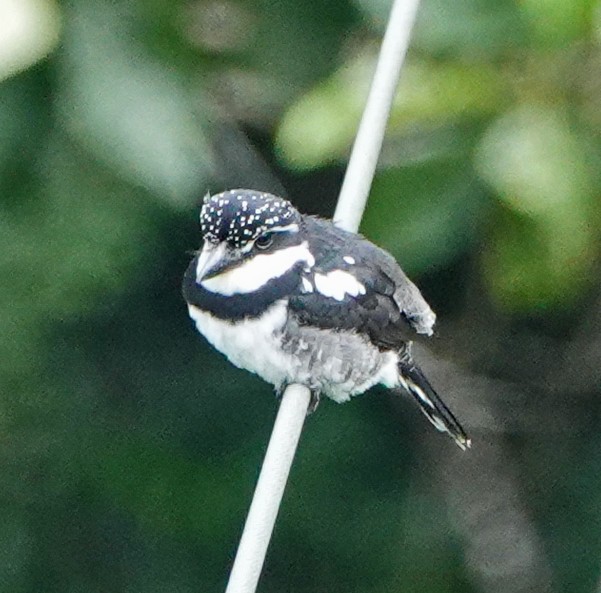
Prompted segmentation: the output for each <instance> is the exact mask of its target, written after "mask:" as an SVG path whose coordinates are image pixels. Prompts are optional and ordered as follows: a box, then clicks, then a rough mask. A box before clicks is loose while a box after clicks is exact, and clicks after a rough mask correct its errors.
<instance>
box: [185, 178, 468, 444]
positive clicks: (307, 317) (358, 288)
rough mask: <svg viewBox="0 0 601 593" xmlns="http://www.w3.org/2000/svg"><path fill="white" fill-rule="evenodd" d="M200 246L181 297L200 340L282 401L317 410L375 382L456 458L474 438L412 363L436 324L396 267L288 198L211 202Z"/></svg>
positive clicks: (244, 194)
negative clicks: (323, 401) (413, 407)
mask: <svg viewBox="0 0 601 593" xmlns="http://www.w3.org/2000/svg"><path fill="white" fill-rule="evenodd" d="M200 226H201V232H202V236H203V238H204V245H203V247H202V249H201V250H200V251H198V252H197V254H196V255H195V257H194V259H193V260H192V262H191V263H190V265H189V267H188V269H187V271H186V274H185V277H184V283H183V294H184V298H185V300H186V302H187V303H188V309H189V313H190V317H191V318H192V319H193V320H194V322H195V324H196V327H197V329H198V331H199V332H200V333H201V334H203V335H204V336H205V338H206V339H207V340H208V341H209V342H210V343H211V344H212V345H213V346H214V347H215V348H216V349H217V350H219V351H220V352H222V353H223V354H225V356H227V358H228V359H229V360H230V361H231V362H232V363H233V364H234V365H236V366H237V367H240V368H243V369H246V370H248V371H251V372H253V373H256V374H257V375H259V376H260V377H262V378H263V379H264V380H265V381H267V382H269V383H271V384H272V385H274V386H275V389H276V390H277V391H278V392H282V391H283V389H285V387H286V386H287V385H289V384H292V383H299V384H302V385H306V386H307V387H308V388H309V389H310V390H311V392H312V395H313V399H312V407H313V408H315V407H316V405H317V403H318V402H319V396H320V395H322V394H323V395H325V396H328V397H330V398H331V399H333V400H334V401H336V402H345V401H347V400H349V399H350V398H351V397H352V396H353V395H358V394H360V393H363V392H364V391H366V390H367V389H369V388H370V387H372V386H373V385H376V384H382V385H384V386H385V387H387V388H389V389H391V390H393V391H395V392H399V393H401V392H408V393H409V394H411V395H412V396H413V398H414V399H415V401H416V402H417V403H418V405H419V407H420V409H421V411H422V412H423V413H424V414H425V415H426V416H427V417H428V419H429V420H430V421H431V422H432V424H434V426H435V427H436V428H437V429H438V430H440V431H443V432H447V433H449V434H450V435H451V437H452V438H453V439H454V440H455V442H456V443H457V445H459V447H461V448H462V449H466V448H467V447H469V446H470V439H469V438H468V437H467V435H466V433H465V431H464V430H463V428H462V427H461V425H460V424H459V422H457V420H456V419H455V416H453V414H452V413H451V411H450V410H449V409H448V408H447V406H446V405H445V404H444V403H443V402H442V400H441V399H440V397H439V396H438V395H437V394H436V392H435V391H434V389H433V388H432V386H431V385H430V383H429V382H428V380H427V379H426V377H425V376H424V374H423V373H422V371H421V370H420V368H419V367H418V366H417V365H416V363H415V362H414V360H413V358H412V356H411V342H410V338H411V334H412V333H413V332H417V333H418V334H424V335H428V336H429V335H432V328H433V326H434V322H435V320H436V315H435V314H434V312H433V311H432V310H431V309H430V307H429V306H428V304H427V303H426V301H425V300H424V298H423V297H422V295H421V293H420V291H419V290H418V288H417V287H416V286H415V285H414V284H413V283H412V282H411V281H410V280H409V279H408V278H407V276H406V275H405V274H404V272H403V271H402V270H401V268H400V267H399V266H398V264H397V263H396V261H395V260H394V258H393V257H392V256H391V255H390V254H388V253H387V252H385V251H384V250H382V249H380V248H379V247H376V246H375V245H374V244H373V243H371V242H369V241H368V240H367V239H364V238H363V237H361V236H359V235H356V234H353V233H349V232H347V231H344V230H342V229H339V228H337V227H336V226H334V225H333V224H332V222H330V221H327V220H323V219H320V218H316V217H313V216H307V215H302V214H300V213H299V212H298V211H297V210H296V209H295V208H294V207H293V206H292V204H290V202H288V201H287V200H284V199H283V198H279V197H277V196H274V195H271V194H267V193H263V192H260V191H253V190H248V189H236V190H231V191H225V192H223V193H220V194H216V195H214V196H207V197H206V198H205V200H204V204H203V206H202V210H201V214H200Z"/></svg>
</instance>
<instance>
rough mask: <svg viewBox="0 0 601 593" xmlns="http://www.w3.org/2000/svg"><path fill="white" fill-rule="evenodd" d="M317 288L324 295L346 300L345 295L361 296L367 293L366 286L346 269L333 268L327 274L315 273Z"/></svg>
mask: <svg viewBox="0 0 601 593" xmlns="http://www.w3.org/2000/svg"><path fill="white" fill-rule="evenodd" d="M314 278H315V288H316V289H317V291H318V292H320V293H321V294H322V295H323V296H326V297H329V298H332V299H335V300H337V301H342V300H344V297H345V295H347V294H348V295H349V296H353V297H356V296H359V295H360V294H365V286H363V284H361V282H359V280H357V279H356V278H355V277H354V276H353V275H352V274H349V273H348V272H345V271H344V270H332V271H331V272H328V273H327V274H315V275H314Z"/></svg>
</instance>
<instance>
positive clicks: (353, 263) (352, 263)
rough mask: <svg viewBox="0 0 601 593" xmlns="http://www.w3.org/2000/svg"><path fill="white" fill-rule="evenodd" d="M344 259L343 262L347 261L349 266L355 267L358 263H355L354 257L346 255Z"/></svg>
mask: <svg viewBox="0 0 601 593" xmlns="http://www.w3.org/2000/svg"><path fill="white" fill-rule="evenodd" d="M342 259H343V260H344V261H345V262H346V263H347V264H348V265H349V266H353V265H355V263H356V262H355V258H354V257H351V256H350V255H345V256H344V257H343V258H342Z"/></svg>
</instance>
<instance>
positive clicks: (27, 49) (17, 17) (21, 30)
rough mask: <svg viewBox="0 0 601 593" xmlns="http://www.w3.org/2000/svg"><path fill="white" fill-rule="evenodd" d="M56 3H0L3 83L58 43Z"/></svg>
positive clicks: (7, 0) (14, 0) (34, 0)
mask: <svg viewBox="0 0 601 593" xmlns="http://www.w3.org/2000/svg"><path fill="white" fill-rule="evenodd" d="M60 21H61V19H60V14H59V9H58V6H57V5H56V3H55V2H54V1H53V0H1V1H0V81H2V80H3V79H5V78H8V77H9V76H12V75H13V74H15V73H16V72H19V71H21V70H25V69H26V68H29V67H30V66H31V65H33V64H35V63H36V62H37V61H39V60H41V59H42V58H44V57H46V56H47V55H48V54H49V53H50V52H51V51H52V50H54V48H55V47H56V46H57V44H58V42H59V35H60V28H61V26H60V25H61V23H60Z"/></svg>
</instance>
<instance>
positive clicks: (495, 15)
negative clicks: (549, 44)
mask: <svg viewBox="0 0 601 593" xmlns="http://www.w3.org/2000/svg"><path fill="white" fill-rule="evenodd" d="M362 3H363V4H368V3H367V2H365V1H363V2H362ZM527 40H528V36H527V30H526V27H524V25H523V23H522V19H521V15H520V13H519V9H518V5H517V4H516V3H515V2H513V1H512V0H493V1H490V0H455V1H453V2H449V1H448V0H425V1H424V2H423V3H422V4H421V5H420V10H419V12H418V15H417V22H416V26H415V30H414V33H413V47H414V48H419V49H422V50H425V51H426V52H428V53H430V54H439V55H440V54H444V55H449V54H452V55H455V56H466V57H470V58H471V59H477V60H478V61H480V60H482V58H483V57H494V56H496V55H499V54H501V53H502V52H504V51H506V48H507V47H516V46H520V45H524V44H525V43H526V42H527Z"/></svg>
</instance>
